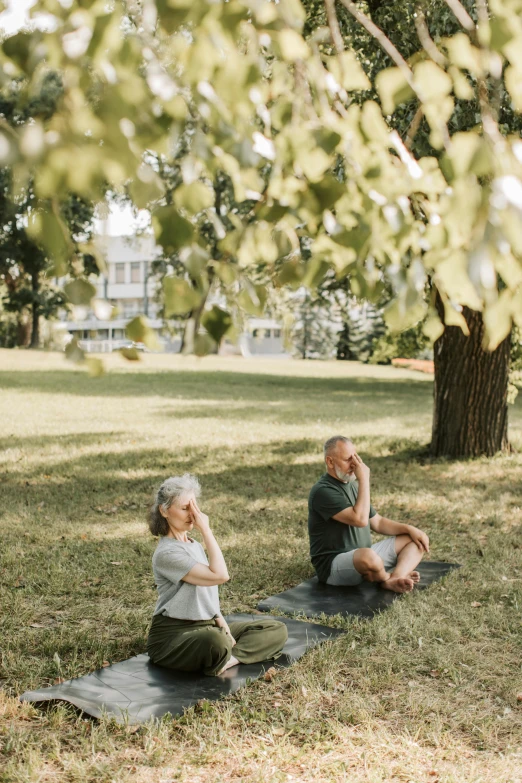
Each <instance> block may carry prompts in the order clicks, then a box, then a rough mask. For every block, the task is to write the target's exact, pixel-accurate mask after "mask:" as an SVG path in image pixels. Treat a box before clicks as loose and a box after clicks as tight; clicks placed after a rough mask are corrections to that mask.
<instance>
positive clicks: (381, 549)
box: [326, 536, 397, 587]
mask: <svg viewBox="0 0 522 783" xmlns="http://www.w3.org/2000/svg"><path fill="white" fill-rule="evenodd" d="M372 550H373V551H374V552H375V554H376V555H379V557H380V558H382V562H383V563H384V568H385V569H386V571H388V570H389V569H390V568H394V567H395V566H396V564H397V554H396V552H395V536H389V537H388V538H384V539H383V540H382V541H378V542H377V544H374V545H373V546H372ZM356 552H357V549H352V551H351V552H342V553H341V554H340V555H337V557H334V559H333V560H332V567H331V570H330V576H329V577H328V581H327V582H326V584H328V585H337V586H340V585H345V586H346V587H351V586H352V585H358V584H360V583H361V582H362V581H363V578H362V575H361V574H360V573H359V572H358V571H357V569H356V568H355V567H354V565H353V556H354V554H355V553H356Z"/></svg>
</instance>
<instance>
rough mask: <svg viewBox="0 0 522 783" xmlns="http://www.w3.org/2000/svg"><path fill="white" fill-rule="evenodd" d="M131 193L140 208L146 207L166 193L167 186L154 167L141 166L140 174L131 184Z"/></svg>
mask: <svg viewBox="0 0 522 783" xmlns="http://www.w3.org/2000/svg"><path fill="white" fill-rule="evenodd" d="M129 193H130V196H131V198H132V200H133V202H134V203H135V204H136V206H137V207H138V209H146V208H147V207H148V206H149V205H150V204H151V203H152V202H154V201H158V200H159V199H160V198H162V197H163V196H164V195H165V186H164V184H163V182H162V181H161V178H160V177H159V176H158V175H157V174H156V172H155V171H154V169H152V168H151V167H150V166H140V168H139V169H138V176H137V177H136V178H135V179H133V180H132V182H131V183H130V185H129Z"/></svg>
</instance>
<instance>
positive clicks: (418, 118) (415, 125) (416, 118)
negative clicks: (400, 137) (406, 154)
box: [404, 104, 424, 150]
mask: <svg viewBox="0 0 522 783" xmlns="http://www.w3.org/2000/svg"><path fill="white" fill-rule="evenodd" d="M423 115H424V112H423V110H422V104H420V105H419V106H418V107H417V111H416V112H415V114H414V115H413V119H412V121H411V123H410V127H409V128H408V132H407V133H406V138H405V139H404V146H405V147H406V149H407V150H411V147H412V144H413V140H414V138H415V136H416V135H417V131H418V130H419V128H420V124H421V122H422V117H423Z"/></svg>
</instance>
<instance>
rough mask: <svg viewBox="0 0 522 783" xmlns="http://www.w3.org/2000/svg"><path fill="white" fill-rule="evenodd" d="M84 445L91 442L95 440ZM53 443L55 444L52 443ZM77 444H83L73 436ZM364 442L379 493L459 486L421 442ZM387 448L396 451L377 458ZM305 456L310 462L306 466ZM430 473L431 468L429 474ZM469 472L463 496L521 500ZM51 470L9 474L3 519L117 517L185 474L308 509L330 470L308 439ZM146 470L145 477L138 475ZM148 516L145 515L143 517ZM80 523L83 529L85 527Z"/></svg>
mask: <svg viewBox="0 0 522 783" xmlns="http://www.w3.org/2000/svg"><path fill="white" fill-rule="evenodd" d="M75 437H76V436H75ZM6 440H7V439H6ZM85 440H86V442H88V443H91V442H93V441H91V440H90V436H89V435H86V438H85ZM16 442H17V445H18V447H19V448H21V449H25V448H28V447H29V446H30V445H31V444H33V438H18V439H17V440H16ZM50 442H54V441H53V439H52V438H50ZM57 442H59V440H57ZM71 442H77V441H76V440H75V438H72V437H71ZM80 442H82V438H80ZM94 442H96V439H94ZM366 443H367V446H366V450H365V453H364V454H363V457H364V458H365V459H366V461H367V462H368V463H369V465H370V467H371V471H372V488H373V492H374V493H375V494H381V493H382V492H388V493H390V492H391V493H392V494H393V492H394V491H395V490H396V491H398V492H400V493H403V492H404V490H403V489H402V487H401V484H402V486H403V487H405V486H411V482H412V480H413V478H414V477H418V485H417V492H416V494H415V496H414V497H413V498H412V500H416V499H418V498H419V497H422V495H423V494H424V492H429V493H430V494H432V495H435V496H438V497H444V496H445V495H447V493H448V492H449V491H454V490H455V488H456V485H455V484H454V483H453V482H452V480H451V479H449V478H448V476H447V470H449V469H451V465H452V463H449V462H446V461H444V460H442V461H436V460H430V459H429V458H427V457H426V447H425V446H424V445H422V444H420V443H419V442H418V441H414V440H410V439H407V438H403V439H396V438H394V439H387V438H383V437H378V438H371V437H367V438H366ZM381 450H385V451H389V452H391V453H387V454H378V453H377V454H376V453H375V452H378V451H381ZM306 455H309V457H310V460H309V461H306V462H300V461H299V460H300V459H302V458H303V457H304V456H306ZM513 467H514V468H515V465H514V466H513ZM426 468H431V469H430V470H429V471H428V472H427V471H426ZM469 468H470V470H469V475H466V474H462V472H460V471H459V475H458V489H459V491H461V492H462V493H463V494H465V493H466V492H467V491H468V490H472V491H473V493H474V495H475V497H476V500H477V502H480V499H481V498H483V499H484V500H486V499H487V498H489V499H490V498H491V496H492V495H494V494H500V493H502V492H509V493H510V494H511V495H512V496H513V503H514V504H516V503H517V502H520V503H522V485H521V484H520V483H518V484H517V483H516V482H513V476H512V475H510V472H506V473H505V475H503V476H502V477H499V476H491V475H489V476H488V479H487V481H484V479H483V473H484V470H485V469H486V466H485V465H484V464H481V463H478V464H477V463H473V462H471V461H470V463H469ZM45 471H46V473H45V475H43V473H42V468H41V467H40V466H35V467H33V469H32V470H25V471H24V473H23V474H21V473H20V474H17V473H10V474H6V475H5V476H4V478H3V486H2V490H3V492H2V494H3V498H4V503H3V513H4V514H5V513H6V511H10V510H12V509H13V508H14V507H16V506H17V505H19V504H23V505H25V506H26V507H27V506H29V507H33V506H34V507H38V504H40V503H42V501H43V502H44V504H45V508H46V512H45V513H47V511H49V512H51V511H56V510H59V509H60V508H61V509H62V513H63V517H64V518H65V519H70V518H72V516H76V517H77V518H78V519H81V518H82V517H83V516H84V515H85V514H89V513H92V512H93V511H95V512H97V513H105V512H104V506H105V505H107V504H116V505H117V511H118V513H119V512H121V511H123V512H124V511H125V510H126V508H128V506H129V505H130V504H134V505H135V506H136V505H138V506H139V508H140V509H144V508H145V507H146V506H147V505H148V504H149V503H150V502H151V499H152V496H153V493H154V492H155V490H156V489H157V487H158V486H159V484H160V483H161V482H162V481H164V480H165V478H167V477H168V476H171V475H180V474H182V473H185V472H191V473H195V474H197V475H198V476H199V478H200V481H201V483H202V487H203V497H204V500H205V502H210V503H211V504H212V503H213V502H214V503H218V502H219V501H218V500H214V501H213V498H220V497H223V496H226V497H227V503H229V504H230V506H231V507H234V508H235V509H237V508H238V507H239V506H240V505H241V504H242V503H247V504H250V503H252V502H253V501H262V500H264V501H268V500H274V499H277V500H281V499H287V500H288V501H289V502H290V504H291V506H295V504H298V505H299V506H300V507H301V506H302V507H303V508H304V506H305V505H306V501H307V498H308V492H309V490H310V488H311V486H312V485H313V484H314V483H315V481H317V479H318V478H319V477H320V476H321V475H322V473H323V472H324V463H323V460H322V453H321V451H320V444H318V443H316V442H315V441H314V440H313V439H310V438H302V439H298V440H291V441H276V442H272V443H269V444H250V445H249V446H248V448H245V447H241V448H235V447H232V446H228V447H222V448H220V449H219V459H216V454H215V450H213V449H212V450H211V449H208V448H206V447H204V446H200V447H185V448H178V449H177V450H176V451H175V452H174V453H171V452H166V451H165V450H163V449H157V448H148V449H146V450H145V449H142V450H139V449H130V450H126V451H120V452H106V453H103V451H99V452H97V453H91V454H82V455H80V456H78V457H76V458H74V459H67V458H66V459H61V458H56V459H55V458H53V457H52V456H49V457H48V459H47V461H46V465H45ZM477 471H478V473H477ZM140 472H141V473H142V474H145V475H136V474H137V473H138V474H139V473H140ZM404 476H406V479H404V478H403V477H404ZM71 499H73V513H71V507H70V500H71ZM144 513H145V512H143V513H142V514H141V512H140V514H141V515H142V516H144ZM383 513H385V512H384V510H383ZM1 515H3V514H2V510H0V516H1ZM221 515H222V516H223V517H226V509H221ZM79 525H80V527H81V522H80V523H79Z"/></svg>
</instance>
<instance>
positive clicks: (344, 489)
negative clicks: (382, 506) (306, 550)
mask: <svg viewBox="0 0 522 783" xmlns="http://www.w3.org/2000/svg"><path fill="white" fill-rule="evenodd" d="M357 490H358V484H357V483H356V482H354V483H348V484H345V483H344V482H343V481H339V480H338V479H336V478H334V477H333V476H330V475H329V474H328V473H325V474H324V476H321V478H320V479H319V481H318V482H317V484H314V486H313V487H312V489H311V490H310V496H309V498H308V534H309V536H310V558H311V560H312V565H313V567H314V568H315V571H316V573H317V578H318V579H319V581H320V582H326V581H327V579H328V577H329V576H330V569H331V567H332V560H333V559H334V558H335V557H337V555H340V554H341V553H342V552H350V551H351V550H352V549H359V548H360V547H370V546H371V545H372V535H371V531H370V525H369V524H368V525H366V527H355V526H354V525H345V524H344V523H343V522H337V520H336V519H332V517H334V516H335V514H339V512H340V511H343V510H344V509H345V508H348V507H349V506H354V505H355V503H356V501H357ZM376 513H377V512H376V510H375V509H374V508H373V506H372V505H370V519H371V518H372V517H374V516H375V514H376Z"/></svg>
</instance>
